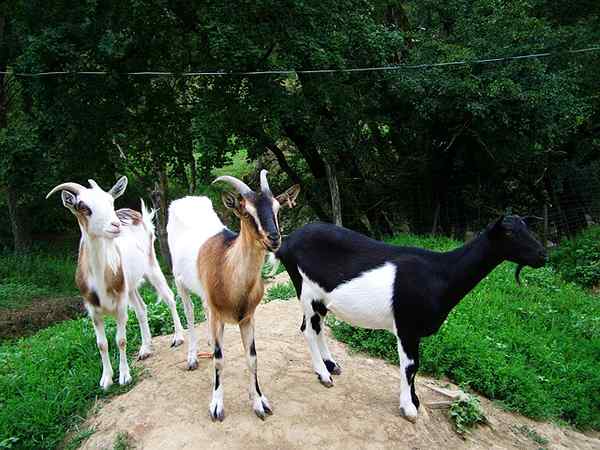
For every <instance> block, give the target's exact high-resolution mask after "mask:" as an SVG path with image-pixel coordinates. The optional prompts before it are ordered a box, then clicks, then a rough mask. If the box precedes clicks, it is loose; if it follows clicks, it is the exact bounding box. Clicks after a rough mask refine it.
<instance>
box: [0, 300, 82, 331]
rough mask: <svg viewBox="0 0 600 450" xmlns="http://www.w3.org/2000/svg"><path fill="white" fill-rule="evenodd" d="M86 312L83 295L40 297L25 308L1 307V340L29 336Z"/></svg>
mask: <svg viewBox="0 0 600 450" xmlns="http://www.w3.org/2000/svg"><path fill="white" fill-rule="evenodd" d="M84 314H85V307H84V306H83V301H82V299H81V297H58V298H39V299H33V300H32V301H31V304H30V305H28V306H26V307H25V308H20V309H3V308H0V340H2V339H13V338H17V337H21V336H29V335H31V334H34V333H35V332H36V331H39V330H41V329H44V328H47V327H49V326H50V325H52V324H53V323H56V322H62V321H63V320H70V319H76V318H79V317H82V316H83V315H84Z"/></svg>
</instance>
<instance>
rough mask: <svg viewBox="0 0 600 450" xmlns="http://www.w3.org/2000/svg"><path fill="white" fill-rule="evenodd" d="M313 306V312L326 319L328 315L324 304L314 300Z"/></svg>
mask: <svg viewBox="0 0 600 450" xmlns="http://www.w3.org/2000/svg"><path fill="white" fill-rule="evenodd" d="M311 305H312V308H313V310H314V311H315V312H316V313H318V314H319V315H320V316H323V317H325V316H326V315H327V307H326V306H325V305H324V304H323V303H322V302H320V301H318V300H313V301H312V303H311Z"/></svg>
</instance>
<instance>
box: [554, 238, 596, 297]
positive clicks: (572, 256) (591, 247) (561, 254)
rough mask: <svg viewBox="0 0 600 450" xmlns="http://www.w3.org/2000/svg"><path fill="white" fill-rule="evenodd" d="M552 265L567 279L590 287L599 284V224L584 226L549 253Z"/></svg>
mask: <svg viewBox="0 0 600 450" xmlns="http://www.w3.org/2000/svg"><path fill="white" fill-rule="evenodd" d="M550 262H551V264H552V266H553V267H554V268H555V269H556V270H557V271H559V272H560V273H561V275H562V276H563V278H564V279H565V280H567V281H574V282H576V283H579V284H581V285H583V286H585V287H588V288H591V287H594V286H598V285H599V284H600V226H593V227H589V228H586V229H585V230H583V231H582V232H581V233H579V234H578V235H577V236H576V237H574V238H572V239H567V240H564V241H562V242H561V243H560V246H559V247H558V248H557V249H555V250H553V251H552V252H551V253H550Z"/></svg>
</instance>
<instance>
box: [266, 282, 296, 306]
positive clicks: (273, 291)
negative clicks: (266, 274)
mask: <svg viewBox="0 0 600 450" xmlns="http://www.w3.org/2000/svg"><path fill="white" fill-rule="evenodd" d="M295 296H296V290H295V289H294V285H293V284H292V282H291V281H289V282H287V283H277V284H276V285H274V286H271V287H270V288H269V289H268V290H267V295H266V296H265V299H264V302H265V303H269V302H271V301H273V300H289V299H290V298H294V297H295Z"/></svg>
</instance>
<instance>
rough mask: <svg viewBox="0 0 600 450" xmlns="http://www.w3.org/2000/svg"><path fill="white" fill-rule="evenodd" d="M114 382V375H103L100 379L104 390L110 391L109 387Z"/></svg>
mask: <svg viewBox="0 0 600 450" xmlns="http://www.w3.org/2000/svg"><path fill="white" fill-rule="evenodd" d="M112 384H113V380H112V375H111V376H108V375H106V376H104V375H103V376H102V378H101V379H100V387H101V388H102V390H103V391H108V389H110V387H111V386H112Z"/></svg>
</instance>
